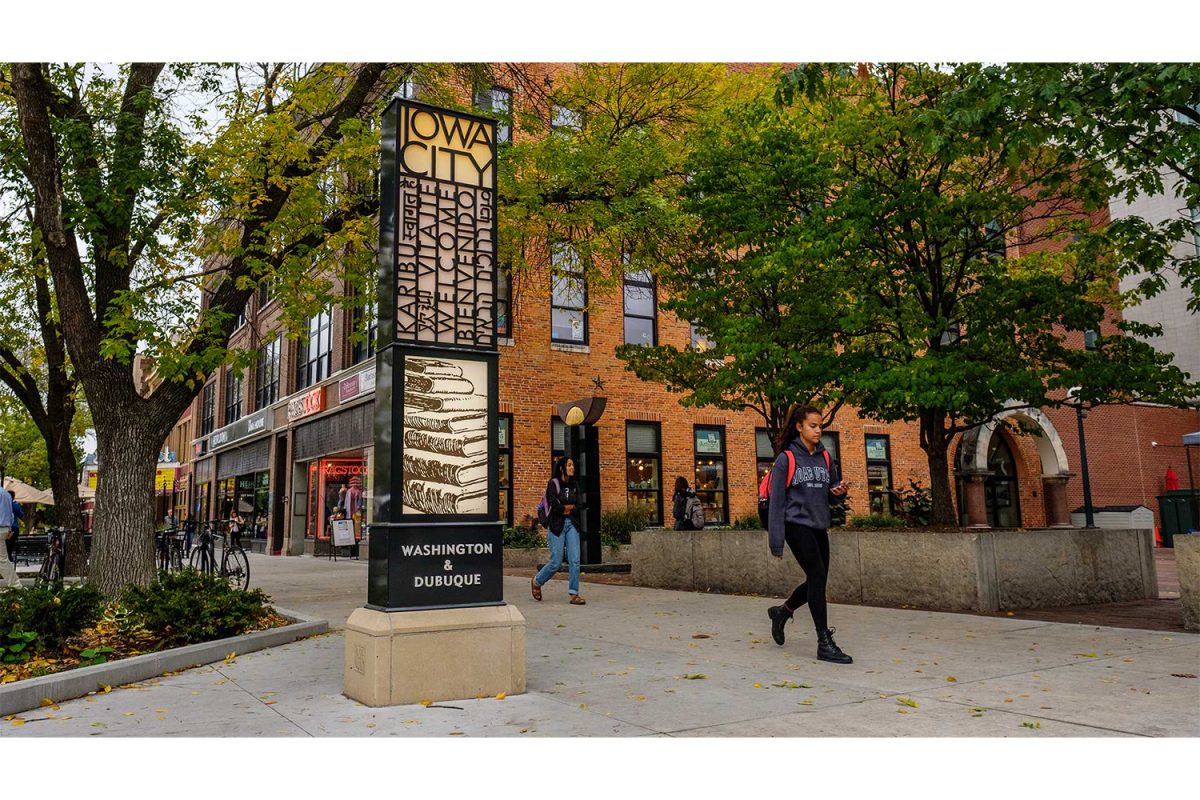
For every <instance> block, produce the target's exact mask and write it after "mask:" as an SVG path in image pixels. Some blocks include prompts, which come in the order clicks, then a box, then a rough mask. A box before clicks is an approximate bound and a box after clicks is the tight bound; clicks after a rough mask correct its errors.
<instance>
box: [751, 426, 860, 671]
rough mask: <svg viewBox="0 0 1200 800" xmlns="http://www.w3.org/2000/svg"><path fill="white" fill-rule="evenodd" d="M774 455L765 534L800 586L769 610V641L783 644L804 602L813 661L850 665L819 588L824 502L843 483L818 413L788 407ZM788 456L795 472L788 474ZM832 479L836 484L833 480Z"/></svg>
mask: <svg viewBox="0 0 1200 800" xmlns="http://www.w3.org/2000/svg"><path fill="white" fill-rule="evenodd" d="M777 445H778V448H777V449H778V450H779V455H778V456H777V457H776V458H775V464H774V465H773V466H772V467H771V483H770V486H771V491H770V503H771V505H770V511H769V516H768V529H769V530H768V534H769V537H768V538H769V541H770V547H771V554H772V555H773V556H775V557H776V558H783V546H784V544H785V543H786V544H787V546H788V548H790V549H791V551H792V555H794V556H795V557H796V561H798V562H800V568H801V569H803V570H804V576H805V578H806V580H805V582H804V583H802V584H800V585H799V586H797V587H796V590H795V591H793V592H792V595H791V597H789V598H788V599H787V600H786V601H785V602H784V604H783V605H781V606H771V608H769V609H767V616H769V617H770V618H771V637H772V638H773V639H775V644H778V645H782V644H783V626H784V625H786V624H787V621H788V620H789V619H791V618H792V614H793V613H794V612H795V611H796V609H798V608H800V606H802V605H804V604H805V603H808V610H809V613H811V614H812V619H813V624H814V625H815V626H816V629H817V658H818V659H819V660H821V661H832V662H834V663H835V664H850V663H852V662H853V660H854V659H852V658H850V656H848V655H846V654H845V653H843V652H842V650H841V648H840V647H838V646H837V644H836V643H835V642H834V641H833V632H834V629H833V628H830V627H829V626H828V620H827V618H826V617H827V611H826V603H825V583H826V579H827V578H828V576H829V503H830V498H831V497H836V498H840V497H843V496H845V494H846V491H847V488H848V487H847V484H846V482H845V481H843V480H842V479H841V477H842V476H841V469H840V467H839V466H837V465H835V464H834V463H833V462H832V460H831V459H830V458H829V453H828V451H826V450H825V448H824V446H823V445H822V444H821V411H820V409H817V408H814V407H812V406H809V405H794V406H792V407H791V409H789V410H788V415H787V421H786V422H785V424H784V426H783V428H782V429H780V431H779V441H778V442H777ZM789 451H790V452H791V454H792V459H793V460H794V462H793V463H794V464H795V472H794V473H792V474H791V475H790V478H791V480H790V481H789V474H788V473H789V468H790V467H789V459H788V457H787V456H788V452H789ZM835 475H836V479H835Z"/></svg>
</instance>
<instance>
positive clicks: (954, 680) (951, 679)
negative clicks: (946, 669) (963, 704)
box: [946, 675, 958, 683]
mask: <svg viewBox="0 0 1200 800" xmlns="http://www.w3.org/2000/svg"><path fill="white" fill-rule="evenodd" d="M946 682H947V683H958V678H956V677H954V676H953V675H947V676H946Z"/></svg>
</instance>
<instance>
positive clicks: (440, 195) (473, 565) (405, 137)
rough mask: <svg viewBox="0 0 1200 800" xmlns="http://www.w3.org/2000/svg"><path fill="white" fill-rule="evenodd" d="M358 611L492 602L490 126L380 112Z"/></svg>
mask: <svg viewBox="0 0 1200 800" xmlns="http://www.w3.org/2000/svg"><path fill="white" fill-rule="evenodd" d="M381 157H382V170H381V181H380V183H381V186H380V191H381V203H380V222H379V228H380V230H379V242H380V247H379V349H378V356H377V367H376V390H375V471H374V491H375V517H374V520H375V521H374V523H373V524H372V525H371V540H370V551H369V552H370V565H369V574H368V589H367V607H368V608H371V609H376V610H381V611H406V610H417V609H433V608H453V607H462V606H488V605H500V604H502V603H503V601H504V597H503V580H502V567H503V560H502V559H503V553H502V546H501V542H502V530H503V522H502V521H501V520H500V516H499V503H498V493H497V491H496V487H497V477H498V472H497V464H498V460H499V459H498V457H497V450H496V431H497V410H498V399H497V393H498V384H499V381H498V375H497V368H498V363H499V353H498V351H497V350H496V335H495V298H496V195H495V188H496V170H495V157H496V147H495V123H494V122H493V121H491V120H487V119H483V118H481V117H475V116H472V115H468V114H463V113H460V112H457V111H449V110H446V109H440V108H435V107H432V106H428V105H425V104H422V103H416V102H413V101H409V100H399V99H397V100H394V101H393V102H392V104H391V105H390V106H388V109H387V111H386V112H385V113H384V119H383V143H382V156H381Z"/></svg>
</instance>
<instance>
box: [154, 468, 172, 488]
mask: <svg viewBox="0 0 1200 800" xmlns="http://www.w3.org/2000/svg"><path fill="white" fill-rule="evenodd" d="M177 469H178V467H159V468H158V469H156V470H154V491H156V492H170V491H173V490H174V489H175V470H177Z"/></svg>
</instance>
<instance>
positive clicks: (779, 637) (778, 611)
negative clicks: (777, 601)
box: [767, 606, 792, 646]
mask: <svg viewBox="0 0 1200 800" xmlns="http://www.w3.org/2000/svg"><path fill="white" fill-rule="evenodd" d="M767 616H768V617H770V618H771V638H772V639H774V640H775V644H777V645H780V646H782V645H783V626H784V625H787V622H788V620H789V619H791V618H792V615H791V614H789V613H788V612H787V609H786V608H784V607H783V606H771V607H770V608H768V609H767Z"/></svg>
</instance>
